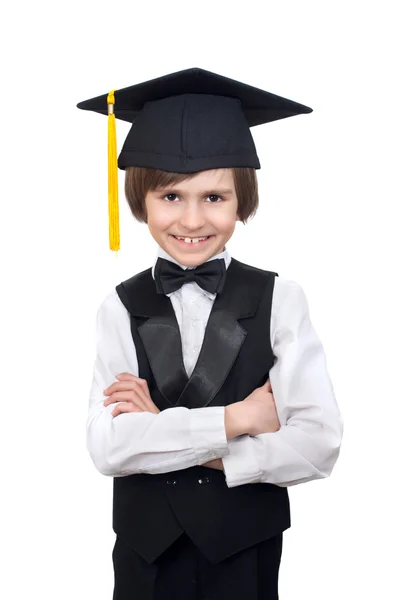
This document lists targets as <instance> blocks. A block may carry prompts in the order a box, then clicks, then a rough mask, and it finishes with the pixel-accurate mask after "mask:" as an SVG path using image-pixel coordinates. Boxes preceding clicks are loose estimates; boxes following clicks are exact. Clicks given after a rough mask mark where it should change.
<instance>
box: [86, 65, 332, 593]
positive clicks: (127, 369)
mask: <svg viewBox="0 0 400 600" xmlns="http://www.w3.org/2000/svg"><path fill="white" fill-rule="evenodd" d="M107 99H108V100H110V96H108V97H107V96H102V97H98V98H94V99H92V100H89V101H86V102H83V103H81V104H79V105H78V106H79V107H80V108H85V109H88V110H95V111H97V112H102V113H104V114H107V112H109V110H110V109H108V108H107V106H106V104H107ZM113 100H114V99H113ZM310 111H311V109H309V108H308V107H305V106H303V105H299V104H297V103H294V102H292V101H290V100H286V99H284V98H279V97H277V96H274V95H272V94H269V93H267V92H264V91H262V90H257V89H256V88H252V87H250V86H245V85H244V84H241V83H239V82H235V81H233V80H230V79H227V78H224V77H221V76H219V75H215V74H213V73H209V72H207V71H203V70H200V69H188V70H186V71H182V72H180V73H174V74H172V75H169V76H166V77H161V78H158V79H156V80H153V81H151V82H145V83H144V84H139V85H137V86H132V87H131V88H126V89H125V90H119V91H118V92H117V93H116V94H115V115H116V116H117V117H120V118H124V119H126V120H130V121H133V125H132V128H131V131H130V132H129V134H128V137H127V139H126V141H125V144H124V147H123V149H122V152H121V154H120V157H119V159H118V165H119V167H120V168H123V169H125V170H126V180H125V181H126V184H125V190H126V197H127V200H128V203H129V206H130V208H131V211H132V214H133V215H134V217H135V218H136V219H137V220H139V221H144V222H146V223H147V225H148V227H149V230H150V233H151V235H152V236H153V238H154V239H155V241H156V242H157V244H158V249H157V258H156V261H155V262H154V264H153V267H152V268H149V269H146V270H145V271H143V272H141V273H138V274H137V275H134V276H133V277H131V278H130V279H128V280H126V281H124V282H122V283H121V284H119V285H118V286H117V287H116V289H115V290H114V291H113V292H112V293H111V294H110V295H109V296H108V297H107V298H106V300H105V301H104V302H103V304H102V305H101V307H100V309H99V312H98V318H97V326H98V335H97V342H98V347H97V359H96V364H95V369H94V377H93V385H92V389H91V393H90V411H89V417H88V434H87V441H88V450H89V452H90V454H91V457H92V459H93V461H94V464H95V465H96V467H97V468H98V470H99V471H100V472H101V473H103V474H105V475H108V476H112V477H113V478H114V479H113V482H114V496H113V528H114V531H115V533H116V534H117V537H116V542H115V546H114V550H113V561H114V572H115V587H114V597H113V598H114V600H125V599H128V598H138V600H147V599H148V600H161V599H162V600H165V599H167V600H168V599H169V598H171V599H172V598H173V599H174V600H176V599H182V600H183V599H184V600H195V599H198V598H199V599H200V598H202V599H203V600H205V599H209V600H210V599H215V600H217V599H218V600H224V599H228V598H229V599H230V600H236V599H239V598H240V599H242V598H246V600H256V599H257V600H260V599H261V598H262V599H264V600H276V599H277V598H278V570H279V565H280V559H281V551H282V533H283V531H285V530H286V529H287V528H288V527H290V507H289V498H288V492H287V487H288V486H290V485H295V484H299V483H302V482H306V481H309V480H312V479H318V478H322V477H327V476H328V475H329V474H330V473H331V471H332V468H333V466H334V464H335V462H336V460H337V457H338V455H339V449H340V444H341V438H342V429H343V426H342V419H341V415H340V413H339V410H338V407H337V404H336V400H335V397H334V393H333V390H332V385H331V382H330V379H329V375H328V373H327V369H326V363H325V356H324V351H323V348H322V346H321V343H320V341H319V339H318V337H317V335H316V333H315V331H314V329H313V327H312V324H311V322H310V319H309V314H308V305H307V300H306V298H305V295H304V292H303V291H302V289H301V287H300V286H299V285H298V284H297V283H295V282H292V281H285V280H281V279H280V278H279V277H277V273H275V272H270V271H265V270H262V269H257V268H255V267H252V266H250V265H245V264H244V263H241V262H239V261H237V260H235V259H234V258H232V257H231V256H230V254H229V252H228V250H227V248H226V243H227V241H228V240H229V239H230V237H231V236H232V234H233V232H234V228H235V224H236V222H237V221H238V220H240V221H242V222H244V223H245V222H246V220H247V219H248V218H249V216H251V215H252V214H254V213H255V211H256V208H257V205H258V195H257V181H256V176H255V169H257V168H259V167H260V164H259V161H258V157H257V154H256V150H255V147H254V143H253V140H252V136H251V133H250V130H249V126H252V125H255V124H260V123H263V122H268V121H271V120H274V119H279V118H284V117H287V116H291V115H294V114H299V113H306V112H310ZM114 249H115V247H114ZM115 380H116V381H115ZM272 390H273V392H274V396H273V395H272V393H271V392H272ZM274 400H275V401H276V406H275V402H274Z"/></svg>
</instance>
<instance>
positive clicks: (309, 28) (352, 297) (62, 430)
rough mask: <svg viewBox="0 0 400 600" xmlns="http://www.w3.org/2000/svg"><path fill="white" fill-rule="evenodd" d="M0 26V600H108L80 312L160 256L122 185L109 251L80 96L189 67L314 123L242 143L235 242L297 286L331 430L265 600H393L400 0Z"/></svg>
mask: <svg viewBox="0 0 400 600" xmlns="http://www.w3.org/2000/svg"><path fill="white" fill-rule="evenodd" d="M0 27H1V31H0V34H1V35H0V40H1V57H2V59H1V63H2V66H1V77H0V85H1V109H2V126H1V166H2V169H1V171H2V172H1V194H2V202H1V219H0V225H1V230H0V232H1V235H0V242H1V284H2V296H1V302H2V306H1V313H0V316H1V352H2V372H1V383H2V393H1V400H2V407H3V408H2V415H1V435H0V443H1V459H2V463H1V466H2V471H1V479H2V490H3V491H2V494H1V548H2V550H1V551H2V559H1V568H2V572H3V574H2V578H1V582H0V594H1V597H2V598H5V599H7V600H14V599H18V600H20V599H22V598H28V597H38V598H41V600H47V599H51V600H54V599H57V600H64V599H65V600H66V599H68V600H69V599H70V598H77V599H80V598H82V599H85V600H86V599H88V600H89V599H90V600H91V599H93V600H94V599H96V600H111V597H112V588H113V571H112V561H111V551H112V547H113V543H114V539H115V535H114V533H113V531H112V527H111V500H112V479H111V478H107V477H105V476H103V475H100V473H98V472H97V471H96V470H95V467H94V466H93V464H92V462H91V459H90V457H89V455H88V453H87V451H86V449H85V420H86V413H87V408H88V394H89V389H90V384H91V377H92V368H93V363H94V358H95V316H96V312H97V309H98V306H99V305H100V303H101V302H102V300H103V299H104V297H105V295H106V294H108V293H109V292H110V291H111V290H112V289H113V288H114V287H115V286H116V285H117V284H118V283H119V282H120V281H122V280H123V279H126V278H128V277H130V276H131V275H133V274H134V273H136V272H138V271H140V270H143V269H146V268H148V267H149V266H151V265H152V263H153V260H154V257H155V252H156V246H155V242H154V240H153V238H152V237H151V235H150V233H149V232H148V230H147V227H146V225H144V224H142V225H140V224H138V223H137V222H136V221H134V219H133V218H132V216H131V214H130V212H129V209H128V207H127V204H126V202H125V200H124V198H123V177H124V174H123V172H120V174H119V176H120V179H119V185H120V218H121V251H120V253H119V255H118V257H116V256H115V254H114V253H112V252H111V251H110V250H109V249H108V213H107V152H106V146H107V119H106V117H103V116H101V115H98V114H95V113H89V112H85V111H79V110H78V109H77V108H76V104H77V103H78V102H79V101H81V100H85V99H87V98H92V97H94V96H97V95H100V94H103V93H107V92H108V91H110V90H111V89H113V88H115V89H118V88H121V87H126V86H129V85H133V84H134V83H138V82H141V81H145V80H148V79H152V78H153V77H158V76H160V75H165V74H166V73H169V72H174V71H178V70H180V69H184V68H189V67H202V68H204V69H208V70H210V71H214V72H217V73H220V74H223V75H225V76H228V77H231V78H234V79H238V80H241V81H244V82H246V83H249V84H251V85H254V86H257V87H261V88H263V89H266V90H268V91H270V92H273V93H275V94H279V95H282V96H285V97H287V98H290V99H292V100H295V101H298V102H301V103H303V104H306V105H308V106H311V107H312V108H313V109H314V112H313V113H311V114H309V115H301V116H297V117H294V118H290V119H286V120H283V121H277V122H275V123H271V124H269V125H265V126H260V127H257V128H255V129H253V135H254V139H255V142H256V145H257V150H258V154H259V156H260V160H261V165H262V168H261V171H259V184H260V208H259V211H258V213H257V215H256V216H255V218H254V219H253V220H252V221H250V222H249V223H248V224H247V225H245V226H244V225H243V224H241V223H238V224H237V227H236V231H235V234H234V236H233V238H231V240H230V241H229V243H228V249H229V251H230V252H231V254H232V255H233V256H234V257H235V258H237V259H238V260H241V261H244V262H248V263H250V264H253V265H255V266H258V267H260V268H264V269H268V270H273V271H277V272H278V273H279V275H280V276H281V277H285V278H287V279H292V280H295V281H298V282H299V283H300V284H301V285H302V286H303V288H304V291H305V293H306V295H307V298H308V301H309V306H310V313H311V318H312V321H313V323H314V326H315V328H316V330H317V333H318V334H319V336H320V338H321V340H322V342H323V345H324V348H325V352H326V356H327V361H328V368H329V372H330V375H331V378H332V381H333V384H334V388H335V392H336V396H337V401H338V404H339V406H340V409H341V411H342V413H343V416H344V421H345V435H344V440H343V446H342V451H341V454H340V457H339V460H338V462H337V465H336V466H335V469H334V471H333V473H332V475H331V477H329V478H328V479H326V480H322V481H321V480H320V481H313V482H309V483H307V484H303V485H300V486H294V487H292V488H290V490H289V493H290V498H291V506H292V527H291V529H289V530H288V531H287V532H285V534H284V549H283V556H282V563H281V570H280V597H281V598H282V600H291V599H294V598H307V600H321V598H323V599H324V600H333V599H335V600H337V598H339V597H340V598H343V599H345V600H347V599H348V600H350V599H351V600H353V599H354V598H356V597H358V598H365V599H366V598H368V599H369V598H371V599H372V598H385V600H392V599H393V600H395V599H397V598H399V597H400V588H399V583H398V572H397V569H398V560H399V550H398V538H399V518H398V507H399V506H400V498H399V494H398V491H397V489H398V485H397V483H398V482H397V478H398V476H399V468H398V463H399V457H400V454H399V449H398V447H399V443H398V439H399V435H398V423H399V416H400V412H399V402H400V396H399V391H398V383H397V374H398V371H399V367H398V362H399V349H398V340H399V332H400V327H399V310H398V309H399V306H400V297H399V285H398V276H399V270H398V258H399V255H400V253H399V243H398V230H399V224H398V218H397V216H396V215H397V212H398V211H397V209H398V206H397V205H398V202H399V136H400V127H399V104H400V102H399V101H400V97H399V87H398V79H399V77H398V74H399V64H398V57H399V53H400V48H399V43H398V39H399V35H398V31H399V21H398V19H397V17H396V2H388V1H385V0H381V1H380V2H368V1H365V0H364V1H362V2H361V1H351V0H336V1H335V2H329V3H328V2H325V1H322V0H315V1H310V0H303V1H302V2H298V1H280V2H255V1H251V0H247V1H246V2H243V3H236V2H225V1H224V2H222V1H221V2H218V1H217V0H214V1H213V2H209V1H207V0H203V1H202V2H198V3H192V2H189V1H186V2H178V1H173V0H172V1H168V2H160V3H157V2H148V3H146V2H140V3H139V2H133V1H131V2H123V1H118V0H109V2H103V1H99V0H97V1H96V2H94V1H90V2H89V1H85V0H81V1H80V2H79V3H78V2H72V3H70V2H69V3H67V2H64V3H60V2H44V1H40V0H38V1H36V2H30V3H28V2H26V1H25V2H14V3H9V5H8V6H7V7H6V8H5V9H3V12H2V23H1V26H0ZM117 127H118V129H117V139H118V147H119V149H120V148H121V145H122V141H123V139H124V135H125V134H126V133H127V131H128V128H129V125H128V124H126V123H124V122H118V124H117ZM133 510H135V508H134V507H133ZM138 600H139V599H138Z"/></svg>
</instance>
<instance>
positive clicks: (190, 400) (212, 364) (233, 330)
mask: <svg viewBox="0 0 400 600" xmlns="http://www.w3.org/2000/svg"><path fill="white" fill-rule="evenodd" d="M145 273H146V276H145V278H144V277H143V281H142V286H141V287H140V293H139V294H135V293H132V294H131V295H130V312H131V314H133V315H135V316H139V317H145V318H147V320H146V321H145V322H144V323H142V324H141V325H138V333H139V335H140V338H141V340H142V342H143V346H144V349H145V352H146V355H147V358H148V360H149V363H150V366H151V369H152V372H153V375H154V379H155V382H156V384H157V387H158V389H159V390H160V392H161V394H162V395H163V396H164V398H165V400H166V401H167V402H168V403H169V404H170V405H171V406H185V407H187V408H201V407H205V406H207V405H208V404H209V403H210V402H211V401H212V400H213V398H214V397H215V395H216V394H217V393H218V391H219V390H220V388H221V387H222V385H223V383H224V381H225V379H226V377H227V376H228V374H229V372H230V370H231V369H232V366H233V364H234V362H235V360H236V358H237V355H238V353H239V351H240V349H241V347H242V345H243V342H244V341H245V339H246V336H247V331H246V329H245V328H244V327H243V326H242V325H241V324H240V323H239V322H238V320H239V319H244V318H246V317H251V316H252V315H254V313H255V312H256V309H257V306H258V303H259V301H260V295H261V294H262V291H263V289H264V288H265V286H266V283H267V279H266V278H265V274H264V276H263V277H262V276H261V274H260V276H258V273H256V272H255V271H254V270H251V271H250V270H249V269H248V268H247V265H244V264H243V263H240V262H239V261H237V260H235V259H233V258H232V259H231V263H230V265H229V268H228V269H227V272H226V281H225V285H224V289H223V291H222V293H221V294H218V295H217V297H216V299H215V301H214V304H213V307H212V310H211V313H210V317H209V319H208V322H207V326H206V330H205V335H204V340H203V345H202V347H201V350H200V354H199V357H198V360H197V363H196V366H195V368H194V370H193V372H192V375H191V377H190V378H188V376H187V373H186V370H185V366H184V362H183V355H182V342H181V335H180V331H179V325H178V322H177V320H176V316H175V312H174V309H173V306H172V303H171V300H170V298H168V296H165V295H163V294H157V293H156V290H155V283H154V280H153V278H152V277H151V270H148V271H147V272H145ZM142 275H144V273H143V274H142ZM143 284H145V285H143Z"/></svg>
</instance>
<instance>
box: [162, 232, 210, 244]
mask: <svg viewBox="0 0 400 600" xmlns="http://www.w3.org/2000/svg"><path fill="white" fill-rule="evenodd" d="M171 237H172V238H174V240H176V242H177V243H178V244H181V245H185V246H202V245H204V244H207V242H208V240H209V239H210V238H212V237H214V236H213V235H208V236H207V237H206V236H203V237H201V238H188V237H186V238H185V237H183V236H182V237H181V236H179V237H177V236H175V235H171Z"/></svg>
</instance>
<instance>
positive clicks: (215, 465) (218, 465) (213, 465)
mask: <svg viewBox="0 0 400 600" xmlns="http://www.w3.org/2000/svg"><path fill="white" fill-rule="evenodd" d="M201 466H202V467H209V468H210V469H217V470H218V471H223V470H224V463H223V462H222V458H215V459H214V460H209V461H208V462H206V463H203V464H202V465H201Z"/></svg>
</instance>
